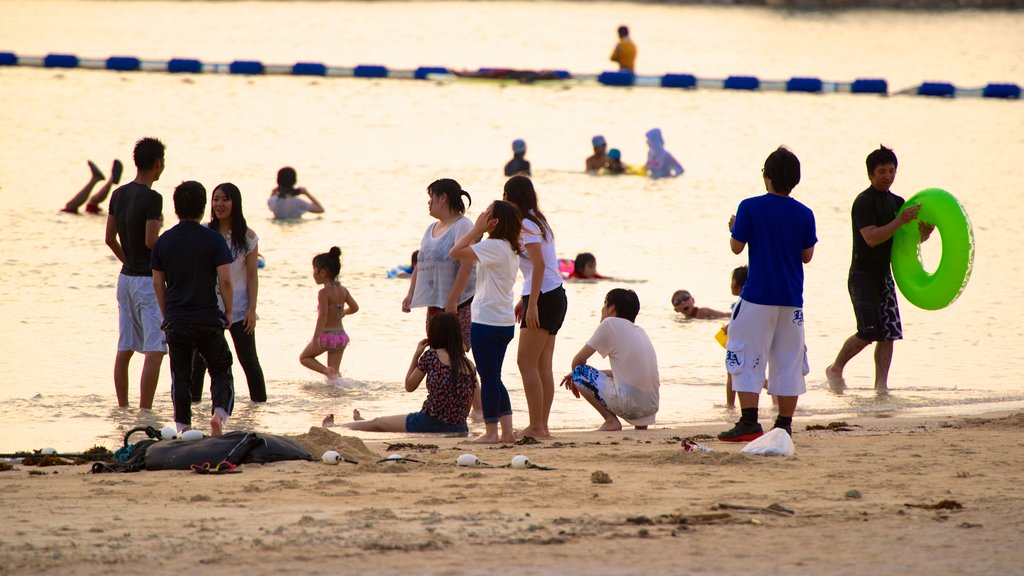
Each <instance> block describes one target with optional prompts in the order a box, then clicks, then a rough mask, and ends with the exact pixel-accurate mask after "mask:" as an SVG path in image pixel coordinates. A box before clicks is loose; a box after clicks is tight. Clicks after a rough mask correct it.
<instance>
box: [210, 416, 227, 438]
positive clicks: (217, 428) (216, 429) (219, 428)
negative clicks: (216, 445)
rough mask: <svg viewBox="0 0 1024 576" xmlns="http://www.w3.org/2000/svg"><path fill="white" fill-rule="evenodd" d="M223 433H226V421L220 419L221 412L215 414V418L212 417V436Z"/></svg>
mask: <svg viewBox="0 0 1024 576" xmlns="http://www.w3.org/2000/svg"><path fill="white" fill-rule="evenodd" d="M221 434H224V421H223V420H221V419H220V414H214V415H213V418H210V436H220V435H221Z"/></svg>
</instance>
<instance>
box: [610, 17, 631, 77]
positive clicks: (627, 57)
mask: <svg viewBox="0 0 1024 576" xmlns="http://www.w3.org/2000/svg"><path fill="white" fill-rule="evenodd" d="M609 60H611V61H612V62H617V63H618V64H619V71H620V72H636V44H634V43H633V40H632V39H631V38H630V37H629V28H627V27H625V26H619V43H618V44H616V45H615V50H614V51H612V57H611V58H609Z"/></svg>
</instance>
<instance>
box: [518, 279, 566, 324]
mask: <svg viewBox="0 0 1024 576" xmlns="http://www.w3.org/2000/svg"><path fill="white" fill-rule="evenodd" d="M529 306H530V297H529V296H523V318H522V321H521V322H520V323H519V327H520V328H526V309H527V308H528V307H529ZM568 309H569V301H568V299H566V297H565V288H563V287H562V286H561V285H559V286H558V288H555V289H554V290H549V291H547V292H542V293H541V295H540V298H538V299H537V315H538V316H539V317H540V327H541V328H543V329H544V330H547V331H548V334H551V335H552V336H554V335H555V334H558V330H559V329H560V328H561V327H562V322H563V321H565V312H566V310H568Z"/></svg>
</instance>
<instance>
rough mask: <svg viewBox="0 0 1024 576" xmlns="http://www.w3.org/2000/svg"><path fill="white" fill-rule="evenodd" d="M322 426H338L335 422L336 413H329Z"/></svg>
mask: <svg viewBox="0 0 1024 576" xmlns="http://www.w3.org/2000/svg"><path fill="white" fill-rule="evenodd" d="M321 426H323V427H324V428H334V427H335V426H337V424H335V423H334V414H328V415H327V417H326V418H324V422H323V424H321Z"/></svg>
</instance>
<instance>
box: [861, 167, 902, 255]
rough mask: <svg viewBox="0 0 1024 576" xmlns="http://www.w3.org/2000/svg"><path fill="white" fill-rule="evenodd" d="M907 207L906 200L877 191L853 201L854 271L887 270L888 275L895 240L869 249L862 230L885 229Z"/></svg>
mask: <svg viewBox="0 0 1024 576" xmlns="http://www.w3.org/2000/svg"><path fill="white" fill-rule="evenodd" d="M901 206H903V198H900V197H899V196H897V195H895V194H893V193H892V192H881V191H879V190H875V189H874V188H873V187H870V186H869V187H868V189H867V190H865V191H863V192H861V193H860V194H858V195H857V199H856V200H854V201H853V210H851V214H850V215H851V217H852V220H853V263H852V264H851V267H852V268H860V269H872V270H884V271H886V272H888V270H889V264H890V262H891V256H892V238H889V239H888V240H886V241H885V242H882V243H881V244H879V245H878V246H875V247H874V248H872V247H870V246H868V243H867V241H865V240H864V236H863V235H862V234H861V233H860V229H861V228H864V227H866V226H885V225H886V224H888V223H889V222H892V221H893V219H894V218H896V213H897V212H899V210H900V207H901Z"/></svg>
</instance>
